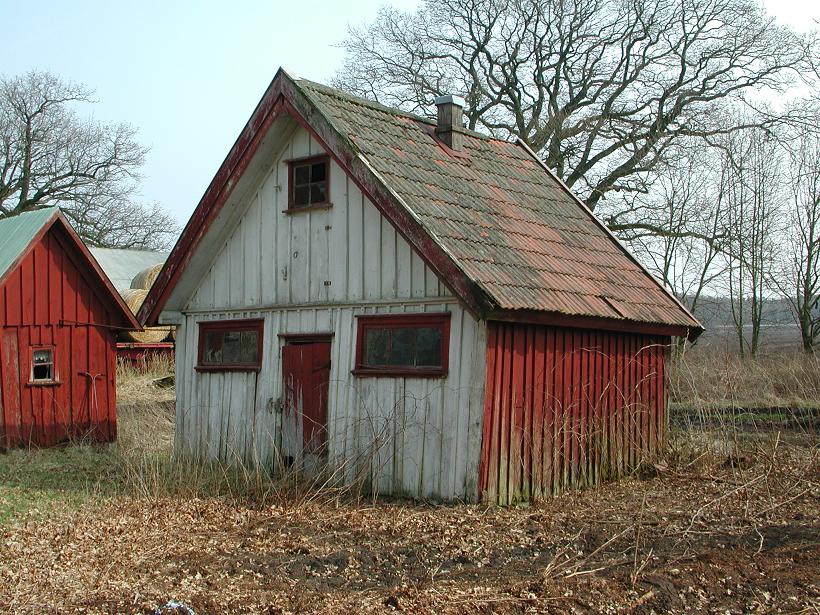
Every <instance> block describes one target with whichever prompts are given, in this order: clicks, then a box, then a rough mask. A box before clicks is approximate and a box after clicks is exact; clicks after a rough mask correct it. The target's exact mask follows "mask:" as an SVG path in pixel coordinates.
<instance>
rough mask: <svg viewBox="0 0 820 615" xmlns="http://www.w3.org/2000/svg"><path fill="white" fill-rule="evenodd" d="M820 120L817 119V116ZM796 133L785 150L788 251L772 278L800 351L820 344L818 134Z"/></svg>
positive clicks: (811, 350) (809, 351)
mask: <svg viewBox="0 0 820 615" xmlns="http://www.w3.org/2000/svg"><path fill="white" fill-rule="evenodd" d="M818 119H820V117H818ZM816 127H817V124H815V128H814V131H813V132H808V131H804V130H800V132H799V134H798V136H797V139H796V146H795V147H793V148H789V150H788V151H789V159H788V161H789V165H788V168H789V173H788V175H787V177H788V180H789V192H790V194H789V200H788V202H789V220H788V221H789V225H788V233H787V238H788V244H789V247H790V250H789V252H788V253H787V254H786V255H785V258H784V261H785V262H784V267H783V268H782V270H781V272H780V275H778V276H777V277H776V283H777V286H778V288H779V289H780V290H781V291H782V293H783V296H784V297H785V298H786V300H787V301H788V302H789V304H790V306H791V308H792V311H793V312H794V315H795V319H796V320H797V324H798V326H799V328H800V337H801V342H802V346H803V350H804V352H806V353H813V352H815V350H816V348H817V345H818V343H820V132H818V131H817V128H816Z"/></svg>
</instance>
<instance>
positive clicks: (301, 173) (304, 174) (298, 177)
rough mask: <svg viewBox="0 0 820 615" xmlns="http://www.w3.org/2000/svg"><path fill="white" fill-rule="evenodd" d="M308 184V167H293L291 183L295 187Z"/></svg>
mask: <svg viewBox="0 0 820 615" xmlns="http://www.w3.org/2000/svg"><path fill="white" fill-rule="evenodd" d="M309 182H310V166H309V165H303V166H301V167H293V183H294V184H295V185H297V186H299V185H304V184H307V183H309Z"/></svg>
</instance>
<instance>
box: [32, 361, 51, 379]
mask: <svg viewBox="0 0 820 615" xmlns="http://www.w3.org/2000/svg"><path fill="white" fill-rule="evenodd" d="M33 371H34V374H33V379H34V380H52V376H51V365H50V364H48V363H45V364H42V365H35V366H34V370H33Z"/></svg>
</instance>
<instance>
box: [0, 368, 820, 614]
mask: <svg viewBox="0 0 820 615" xmlns="http://www.w3.org/2000/svg"><path fill="white" fill-rule="evenodd" d="M154 377H155V375H150V376H140V375H138V374H126V377H125V378H124V379H123V382H122V386H121V391H122V394H121V395H120V400H121V402H122V407H121V410H120V436H121V437H120V441H119V442H118V443H116V444H113V445H83V444H81V443H80V444H77V445H73V446H67V447H62V448H56V449H50V450H41V451H12V452H10V453H7V454H4V455H0V561H2V562H4V563H3V564H2V565H0V609H2V610H4V611H5V612H9V613H11V612H13V613H44V612H59V613H73V612H83V613H155V612H164V613H171V612H174V611H172V610H170V609H165V610H161V607H162V606H163V605H166V604H168V603H169V602H170V601H172V600H176V601H179V602H181V603H184V604H186V605H188V606H189V607H191V609H192V610H193V612H195V613H197V614H199V615H201V614H203V613H281V614H284V613H388V612H397V611H400V612H406V613H491V612H492V613H536V612H545V613H546V612H551V613H566V612H572V611H575V612H594V613H611V612H634V613H650V612H656V613H661V612H761V613H762V612H766V613H769V612H784V613H785V612H788V613H797V612H816V610H817V609H818V607H820V587H819V586H818V578H817V562H818V561H820V542H818V540H817V537H818V536H820V471H819V470H820V456H818V447H817V444H818V441H817V437H816V431H813V430H812V428H807V427H805V425H803V424H797V423H789V422H788V421H784V420H783V416H782V415H783V414H784V412H781V411H780V410H777V411H776V412H774V413H772V416H768V415H766V414H765V413H764V412H760V413H757V416H758V419H759V421H764V422H765V421H770V420H775V419H776V420H779V421H781V422H782V424H780V425H779V426H778V427H776V428H775V429H769V428H758V427H757V424H758V423H749V422H748V421H746V420H745V419H744V420H740V419H739V418H738V417H732V418H726V416H722V415H721V413H717V414H715V415H714V417H715V418H716V420H719V421H720V422H718V423H711V422H710V421H708V420H707V421H701V422H698V421H695V420H688V419H686V420H682V421H679V420H677V419H679V418H681V417H684V415H682V414H679V413H677V412H676V413H675V414H674V415H673V416H674V417H677V418H673V421H672V422H673V432H672V438H671V440H670V445H669V447H668V452H667V454H666V456H665V457H664V458H663V459H661V460H658V463H657V464H656V465H653V466H648V467H646V468H644V469H643V470H642V471H641V472H640V473H637V474H636V475H635V476H633V477H630V478H627V479H626V480H622V481H620V482H616V483H611V484H607V485H603V486H600V487H597V488H590V489H587V490H584V491H581V492H573V493H568V494H565V495H562V496H559V497H556V498H550V499H548V500H545V501H543V502H539V503H536V504H534V505H532V506H526V507H517V508H507V509H500V508H497V507H487V506H484V505H469V506H468V505H447V506H441V505H432V504H428V503H422V502H409V501H395V500H393V501H390V500H378V499H377V500H373V499H371V498H367V497H361V496H359V497H357V496H356V495H355V494H353V493H347V492H342V491H338V490H330V489H325V490H315V489H310V488H309V487H307V486H305V485H302V484H299V483H298V482H295V481H289V482H282V481H277V480H271V479H268V478H267V477H264V476H260V475H258V474H255V473H254V472H247V471H243V470H242V469H241V468H220V467H204V468H203V467H194V466H191V465H186V464H184V463H182V462H178V461H174V460H173V459H172V457H171V437H172V433H173V414H172V407H171V403H170V401H171V399H170V395H172V393H170V392H169V390H168V389H160V388H156V387H154V386H153V385H152V384H151V381H152V379H153V378H154ZM699 412H704V411H703V410H699ZM752 414H755V413H752ZM704 416H705V415H704ZM721 416H722V418H721ZM689 418H692V417H689ZM684 419H685V417H684ZM769 426H771V425H769ZM158 609H160V610H158ZM176 612H177V613H182V612H183V611H181V610H178V611H176Z"/></svg>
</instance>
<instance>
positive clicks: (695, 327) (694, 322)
mask: <svg viewBox="0 0 820 615" xmlns="http://www.w3.org/2000/svg"><path fill="white" fill-rule="evenodd" d="M516 143H517V144H518V145H519V146H520V147H521V148H523V149H524V151H526V152H527V153H528V154H529V155H530V156H531V157H532V158H533V160H535V162H536V163H537V164H538V165H539V166H540V167H541V168H542V169H544V170H545V171H546V172H547V173H548V174H549V175H550V177H551V178H552V179H554V180H555V181H556V183H557V184H558V185H559V186H560V187H561V189H562V190H563V191H564V192H565V193H566V194H567V195H569V197H570V198H571V199H572V200H573V201H575V203H576V204H578V205H579V206H580V207H581V208H582V209H583V211H584V212H586V214H587V215H588V216H589V217H590V218H591V219H592V220H593V222H594V223H595V224H596V225H597V226H598V227H599V228H600V229H601V230H603V231H604V232H605V233H606V234H607V235H609V237H610V239H612V240H613V241H614V242H615V244H616V245H617V246H618V247H619V248H620V249H621V251H622V252H623V253H624V254H625V255H626V256H627V258H629V259H630V260H631V261H632V262H633V263H635V264H636V265H637V266H638V267H639V268H640V269H641V271H643V272H644V273H645V274H646V275H647V276H648V277H649V278H650V279H651V280H652V281H653V282H654V283H655V284H657V286H658V287H659V288H660V289H661V290H662V291H663V293H664V294H665V295H666V296H667V297H669V299H671V300H672V301H673V302H674V303H675V305H676V306H677V307H678V309H680V310H681V311H682V312H683V313H684V314H685V315H686V317H687V318H688V319H689V320H691V325H690V326H684V328H686V329H687V330H689V331H697V333H696V334H695V335H694V337H692V338H691V339H690V341H692V340H694V339H696V338H697V337H698V336H699V335H700V334H701V333H702V332H703V331H704V327H703V325H702V324H701V323H700V321H699V320H698V319H697V318H695V316H694V314H692V313H691V312H690V311H689V309H688V308H687V307H686V306H685V305H684V304H683V303H682V302H681V301H680V299H678V298H677V297H676V296H675V294H674V293H672V292H670V291H669V289H668V288H666V286H664V285H663V283H662V282H661V281H660V280H659V279H658V278H657V277H655V276H654V275H653V274H652V272H651V271H649V269H647V268H646V267H645V266H644V264H643V263H642V262H641V261H639V260H638V259H637V258H636V257H635V255H634V254H632V252H630V251H629V250H628V249H627V248H626V246H624V245H623V243H621V240H620V239H618V237H617V235H615V233H613V232H612V231H611V230H610V228H609V227H608V226H607V225H606V224H604V223H603V222H602V221H601V219H600V218H598V216H596V215H595V212H593V211H592V210H591V209H590V208H589V207H588V206H587V204H586V203H584V202H583V201H582V200H581V199H579V198H578V196H577V195H576V194H575V193H574V192H573V191H572V190H571V189H570V187H569V186H567V185H566V183H564V180H563V179H561V178H560V177H558V175H557V174H556V173H555V172H554V171H553V170H552V169H550V168H549V167H548V166H547V165H546V164H545V163H544V161H543V160H541V158H539V157H538V154H536V153H535V152H534V151H533V149H532V148H531V147H530V146H529V145H527V143H526V142H525V141H524V140H523V139H521V138H520V137H517V138H516ZM627 322H633V321H627ZM687 337H688V335H687Z"/></svg>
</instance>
